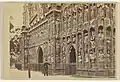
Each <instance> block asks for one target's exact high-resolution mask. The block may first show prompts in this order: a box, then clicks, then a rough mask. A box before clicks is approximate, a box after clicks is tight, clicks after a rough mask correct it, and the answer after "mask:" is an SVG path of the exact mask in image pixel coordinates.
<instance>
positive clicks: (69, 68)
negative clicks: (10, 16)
mask: <svg viewBox="0 0 120 82" xmlns="http://www.w3.org/2000/svg"><path fill="white" fill-rule="evenodd" d="M115 6H116V4H115V3H82V4H80V3H75V4H73V3H70V4H67V3H60V4H58V3H49V4H47V3H45V4H43V3H25V4H24V7H23V8H24V12H23V25H24V27H23V32H22V33H21V49H20V50H21V55H22V57H21V60H23V61H22V62H21V63H22V64H23V67H24V69H25V68H27V63H28V60H27V54H28V53H27V49H26V39H25V37H26V32H25V29H26V28H27V32H29V34H30V35H31V36H30V40H29V55H30V57H29V58H30V64H31V69H32V70H35V71H40V70H41V69H42V64H43V63H44V62H45V61H46V60H47V61H48V62H49V63H50V64H51V65H50V66H49V70H50V72H51V73H55V74H56V73H57V74H65V75H74V74H75V75H80V76H115V29H116V28H115V10H116V9H115Z"/></svg>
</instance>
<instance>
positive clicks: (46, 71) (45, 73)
mask: <svg viewBox="0 0 120 82" xmlns="http://www.w3.org/2000/svg"><path fill="white" fill-rule="evenodd" d="M49 65H50V63H48V62H47V60H46V61H45V63H44V64H43V67H44V76H45V75H47V76H48V66H49Z"/></svg>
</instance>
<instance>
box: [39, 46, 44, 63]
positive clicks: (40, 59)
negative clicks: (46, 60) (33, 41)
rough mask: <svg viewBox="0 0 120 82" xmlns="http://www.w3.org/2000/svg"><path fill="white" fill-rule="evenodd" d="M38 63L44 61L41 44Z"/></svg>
mask: <svg viewBox="0 0 120 82" xmlns="http://www.w3.org/2000/svg"><path fill="white" fill-rule="evenodd" d="M38 63H43V50H42V48H41V47H40V46H39V47H38Z"/></svg>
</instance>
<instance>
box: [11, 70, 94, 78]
mask: <svg viewBox="0 0 120 82" xmlns="http://www.w3.org/2000/svg"><path fill="white" fill-rule="evenodd" d="M31 75H32V78H31V79H33V80H82V79H91V78H83V77H73V76H68V75H67V76H65V75H53V76H44V75H43V74H42V73H41V72H35V71H31ZM10 79H27V80H29V78H28V71H20V70H17V69H10ZM92 79H95V78H92Z"/></svg>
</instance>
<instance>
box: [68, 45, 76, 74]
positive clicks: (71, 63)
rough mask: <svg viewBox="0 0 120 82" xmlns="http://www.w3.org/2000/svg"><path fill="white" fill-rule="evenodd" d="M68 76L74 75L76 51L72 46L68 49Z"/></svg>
mask: <svg viewBox="0 0 120 82" xmlns="http://www.w3.org/2000/svg"><path fill="white" fill-rule="evenodd" d="M69 51H70V53H69V74H70V75H74V74H76V51H75V48H74V46H73V45H71V47H70V49H69Z"/></svg>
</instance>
